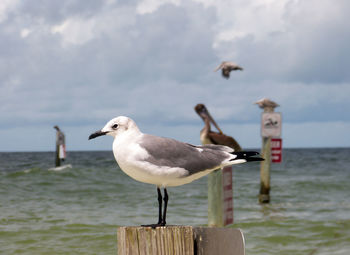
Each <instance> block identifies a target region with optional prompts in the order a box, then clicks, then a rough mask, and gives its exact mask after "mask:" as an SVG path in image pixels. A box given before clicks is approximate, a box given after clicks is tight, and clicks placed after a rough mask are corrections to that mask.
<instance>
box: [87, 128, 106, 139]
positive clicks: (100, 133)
mask: <svg viewBox="0 0 350 255" xmlns="http://www.w3.org/2000/svg"><path fill="white" fill-rule="evenodd" d="M107 133H108V132H102V131H101V130H98V131H96V132H95V133H92V134H91V135H90V136H89V140H91V139H94V138H96V137H98V136H101V135H106V134H107Z"/></svg>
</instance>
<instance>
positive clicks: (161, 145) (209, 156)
mask: <svg viewBox="0 0 350 255" xmlns="http://www.w3.org/2000/svg"><path fill="white" fill-rule="evenodd" d="M140 146H141V147H143V148H144V149H146V150H147V152H148V153H149V156H148V158H146V159H145V160H146V161H148V162H150V163H152V164H155V165H159V166H168V167H180V168H184V169H186V170H187V171H188V175H192V174H195V173H198V172H201V171H205V170H208V169H215V168H218V167H220V165H221V163H222V161H224V160H225V159H227V158H228V157H230V156H229V155H228V154H227V152H229V151H230V152H232V151H233V150H232V149H231V148H228V147H226V146H215V145H205V146H195V145H191V144H187V143H183V142H179V141H176V140H173V139H169V138H164V137H158V136H153V135H146V134H145V135H144V136H143V138H142V140H141V142H140Z"/></svg>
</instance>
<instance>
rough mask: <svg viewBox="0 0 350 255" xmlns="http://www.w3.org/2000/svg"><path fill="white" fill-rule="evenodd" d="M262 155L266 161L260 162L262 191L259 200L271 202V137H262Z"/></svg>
mask: <svg viewBox="0 0 350 255" xmlns="http://www.w3.org/2000/svg"><path fill="white" fill-rule="evenodd" d="M261 156H262V158H264V159H265V160H264V161H261V163H260V193H259V202H260V203H269V202H270V167H271V137H263V138H262V149H261Z"/></svg>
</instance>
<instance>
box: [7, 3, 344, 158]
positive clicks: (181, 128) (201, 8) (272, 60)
mask: <svg viewBox="0 0 350 255" xmlns="http://www.w3.org/2000/svg"><path fill="white" fill-rule="evenodd" d="M349 12H350V2H349V1H348V0H260V1H257V0H193V1H191V0H141V1H138V0H131V1H129V0H128V1H126V0H125V1H121V0H104V1H103V0H100V1H97V0H84V1H82V0H80V1H78V0H59V1H58V0H57V1H56V0H54V1H45V0H36V1H23V0H22V1H20V0H2V1H1V2H0V140H1V143H0V151H32V150H34V151H47V150H54V141H55V130H54V129H53V126H54V125H59V126H60V127H61V129H63V131H64V132H65V134H66V140H67V149H68V150H101V149H102V150H111V147H112V138H111V137H103V138H99V139H95V140H92V141H88V140H87V138H88V136H89V134H90V133H92V132H93V131H95V130H97V129H100V128H102V127H103V126H104V125H105V123H106V122H107V121H108V120H110V119H111V118H113V117H116V116H119V115H126V116H129V117H131V118H133V119H134V120H135V121H136V123H137V124H138V125H139V127H140V129H141V130H142V131H144V132H146V133H152V134H156V135H161V136H166V137H172V138H176V139H179V140H183V141H186V142H190V143H194V144H199V143H200V141H199V131H200V129H201V128H202V127H203V123H202V121H201V119H200V118H199V117H198V116H197V115H196V113H195V112H194V110H193V107H194V106H195V105H196V104H197V103H204V104H206V105H207V107H208V109H209V111H210V112H211V114H212V115H213V117H214V118H215V119H216V120H217V122H218V124H219V125H220V127H221V128H222V130H223V131H224V132H225V133H226V134H229V135H231V136H233V137H235V138H236V139H237V140H238V141H239V142H240V144H241V145H242V147H244V148H254V147H255V148H258V147H260V146H261V138H260V114H261V109H259V108H258V107H257V106H256V105H253V102H254V101H256V100H258V99H260V98H262V97H268V98H270V99H272V100H274V101H276V102H277V103H279V104H280V105H281V107H279V108H277V109H276V110H277V111H280V112H282V115H283V124H282V137H283V141H284V147H335V146H342V147H344V146H350V134H349V132H350V114H349V110H350V100H349V99H348V97H349V96H350V71H349V67H350V25H349V18H348V14H349ZM223 60H231V61H234V62H237V63H239V64H240V65H241V66H243V67H244V71H243V72H235V73H232V75H231V78H230V79H229V80H225V79H223V78H222V77H221V75H220V73H215V72H213V70H214V69H215V67H216V66H217V65H218V64H219V63H220V62H221V61H223Z"/></svg>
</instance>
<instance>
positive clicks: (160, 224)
mask: <svg viewBox="0 0 350 255" xmlns="http://www.w3.org/2000/svg"><path fill="white" fill-rule="evenodd" d="M157 193H158V206H159V207H158V210H159V211H158V223H157V224H149V225H141V226H142V227H151V228H156V227H159V226H164V225H165V220H163V218H162V199H163V198H162V193H161V192H160V188H159V187H157ZM164 194H165V195H166V199H165V197H164V202H165V201H166V202H165V207H164V212H166V206H167V203H168V194H167V193H166V191H164ZM164 219H165V218H164ZM163 221H164V224H163Z"/></svg>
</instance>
